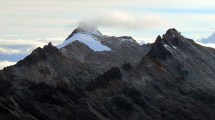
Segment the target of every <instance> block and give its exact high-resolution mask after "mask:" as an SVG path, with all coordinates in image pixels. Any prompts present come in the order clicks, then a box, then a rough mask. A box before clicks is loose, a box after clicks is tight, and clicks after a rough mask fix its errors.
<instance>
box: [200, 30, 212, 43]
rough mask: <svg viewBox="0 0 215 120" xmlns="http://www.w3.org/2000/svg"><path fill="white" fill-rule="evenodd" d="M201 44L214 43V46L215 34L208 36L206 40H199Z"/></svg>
mask: <svg viewBox="0 0 215 120" xmlns="http://www.w3.org/2000/svg"><path fill="white" fill-rule="evenodd" d="M200 41H201V42H202V43H214V44H215V32H214V33H213V34H212V35H210V36H209V37H208V38H202V39H200Z"/></svg>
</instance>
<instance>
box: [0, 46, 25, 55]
mask: <svg viewBox="0 0 215 120" xmlns="http://www.w3.org/2000/svg"><path fill="white" fill-rule="evenodd" d="M0 54H23V52H22V51H21V50H19V49H13V48H4V47H0Z"/></svg>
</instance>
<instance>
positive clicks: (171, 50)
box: [163, 44, 174, 52]
mask: <svg viewBox="0 0 215 120" xmlns="http://www.w3.org/2000/svg"><path fill="white" fill-rule="evenodd" d="M163 46H164V47H165V48H166V49H167V50H168V51H170V52H174V50H173V49H172V48H170V47H169V45H167V44H164V45H163Z"/></svg>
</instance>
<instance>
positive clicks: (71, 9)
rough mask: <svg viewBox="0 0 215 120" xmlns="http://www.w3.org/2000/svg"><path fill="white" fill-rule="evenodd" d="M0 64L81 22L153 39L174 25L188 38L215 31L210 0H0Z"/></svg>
mask: <svg viewBox="0 0 215 120" xmlns="http://www.w3.org/2000/svg"><path fill="white" fill-rule="evenodd" d="M0 3H1V4H0V69H1V68H2V66H5V65H7V64H9V63H11V64H12V63H14V62H16V61H18V60H20V59H22V58H23V57H24V56H26V55H27V54H29V53H30V52H31V51H32V50H33V49H35V48H36V47H38V46H43V45H44V44H47V43H48V42H50V41H51V42H53V43H54V44H55V45H57V44H59V43H61V42H62V41H64V39H65V38H66V37H67V36H68V35H69V34H70V33H71V32H72V31H73V29H75V28H76V27H77V25H78V24H79V23H80V22H87V23H91V24H95V25H97V26H98V29H99V30H100V31H101V32H102V33H103V34H107V35H116V36H122V35H127V36H132V37H133V38H135V39H136V40H137V41H143V40H144V41H146V42H153V41H154V39H155V38H156V37H157V35H158V34H164V33H165V31H166V30H167V29H168V28H176V29H177V30H178V31H180V32H181V33H182V34H183V35H184V36H186V37H189V38H191V39H194V40H196V39H199V38H203V37H207V36H209V35H210V34H212V33H213V32H214V31H215V15H214V14H215V1H214V0H163V1H161V0H159V1H158V0H106V1H104V0H7V1H6V0H0Z"/></svg>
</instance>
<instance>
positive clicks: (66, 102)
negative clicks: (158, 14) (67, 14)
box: [0, 29, 215, 120]
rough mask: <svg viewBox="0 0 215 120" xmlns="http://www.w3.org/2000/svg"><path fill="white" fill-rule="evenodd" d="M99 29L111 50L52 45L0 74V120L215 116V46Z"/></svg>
mask: <svg viewBox="0 0 215 120" xmlns="http://www.w3.org/2000/svg"><path fill="white" fill-rule="evenodd" d="M76 32H80V31H78V30H76V31H75V32H73V33H72V34H75V33H76ZM81 32H86V31H85V30H81ZM87 32H89V31H87ZM90 32H92V31H90ZM99 33H100V32H99ZM100 34H101V33H100ZM100 34H99V35H98V34H96V35H94V36H95V37H96V38H97V39H98V40H99V41H100V42H101V43H102V44H104V45H106V46H108V47H110V48H111V51H100V52H95V51H93V50H92V49H91V48H90V47H89V46H87V45H85V44H83V43H81V42H79V41H74V42H72V43H71V44H69V45H68V46H65V47H63V48H61V49H57V48H56V47H54V46H52V45H51V44H49V45H47V46H44V48H37V49H35V50H34V51H33V52H32V54H31V55H29V56H27V57H26V58H25V59H24V60H22V61H19V62H18V63H17V64H16V65H14V66H10V67H7V68H4V69H3V70H2V71H0V83H1V84H0V118H1V119H17V120H18V119H20V120H25V119H26V120H29V119H32V120H58V119H61V120H86V119H87V120H88V119H89V120H97V119H98V120H156V119H163V120H215V75H214V71H215V50H214V49H211V48H206V47H203V46H200V45H198V44H196V43H195V42H194V41H193V40H190V39H187V38H185V37H183V36H182V35H181V34H180V33H179V32H178V31H177V30H175V29H169V30H168V31H167V32H166V34H164V35H163V36H162V37H161V36H158V38H157V39H156V41H155V43H153V44H152V45H148V46H141V45H139V44H137V43H136V42H135V41H134V40H133V39H132V38H131V37H108V36H101V35H100ZM71 36H72V35H70V37H71Z"/></svg>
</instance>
